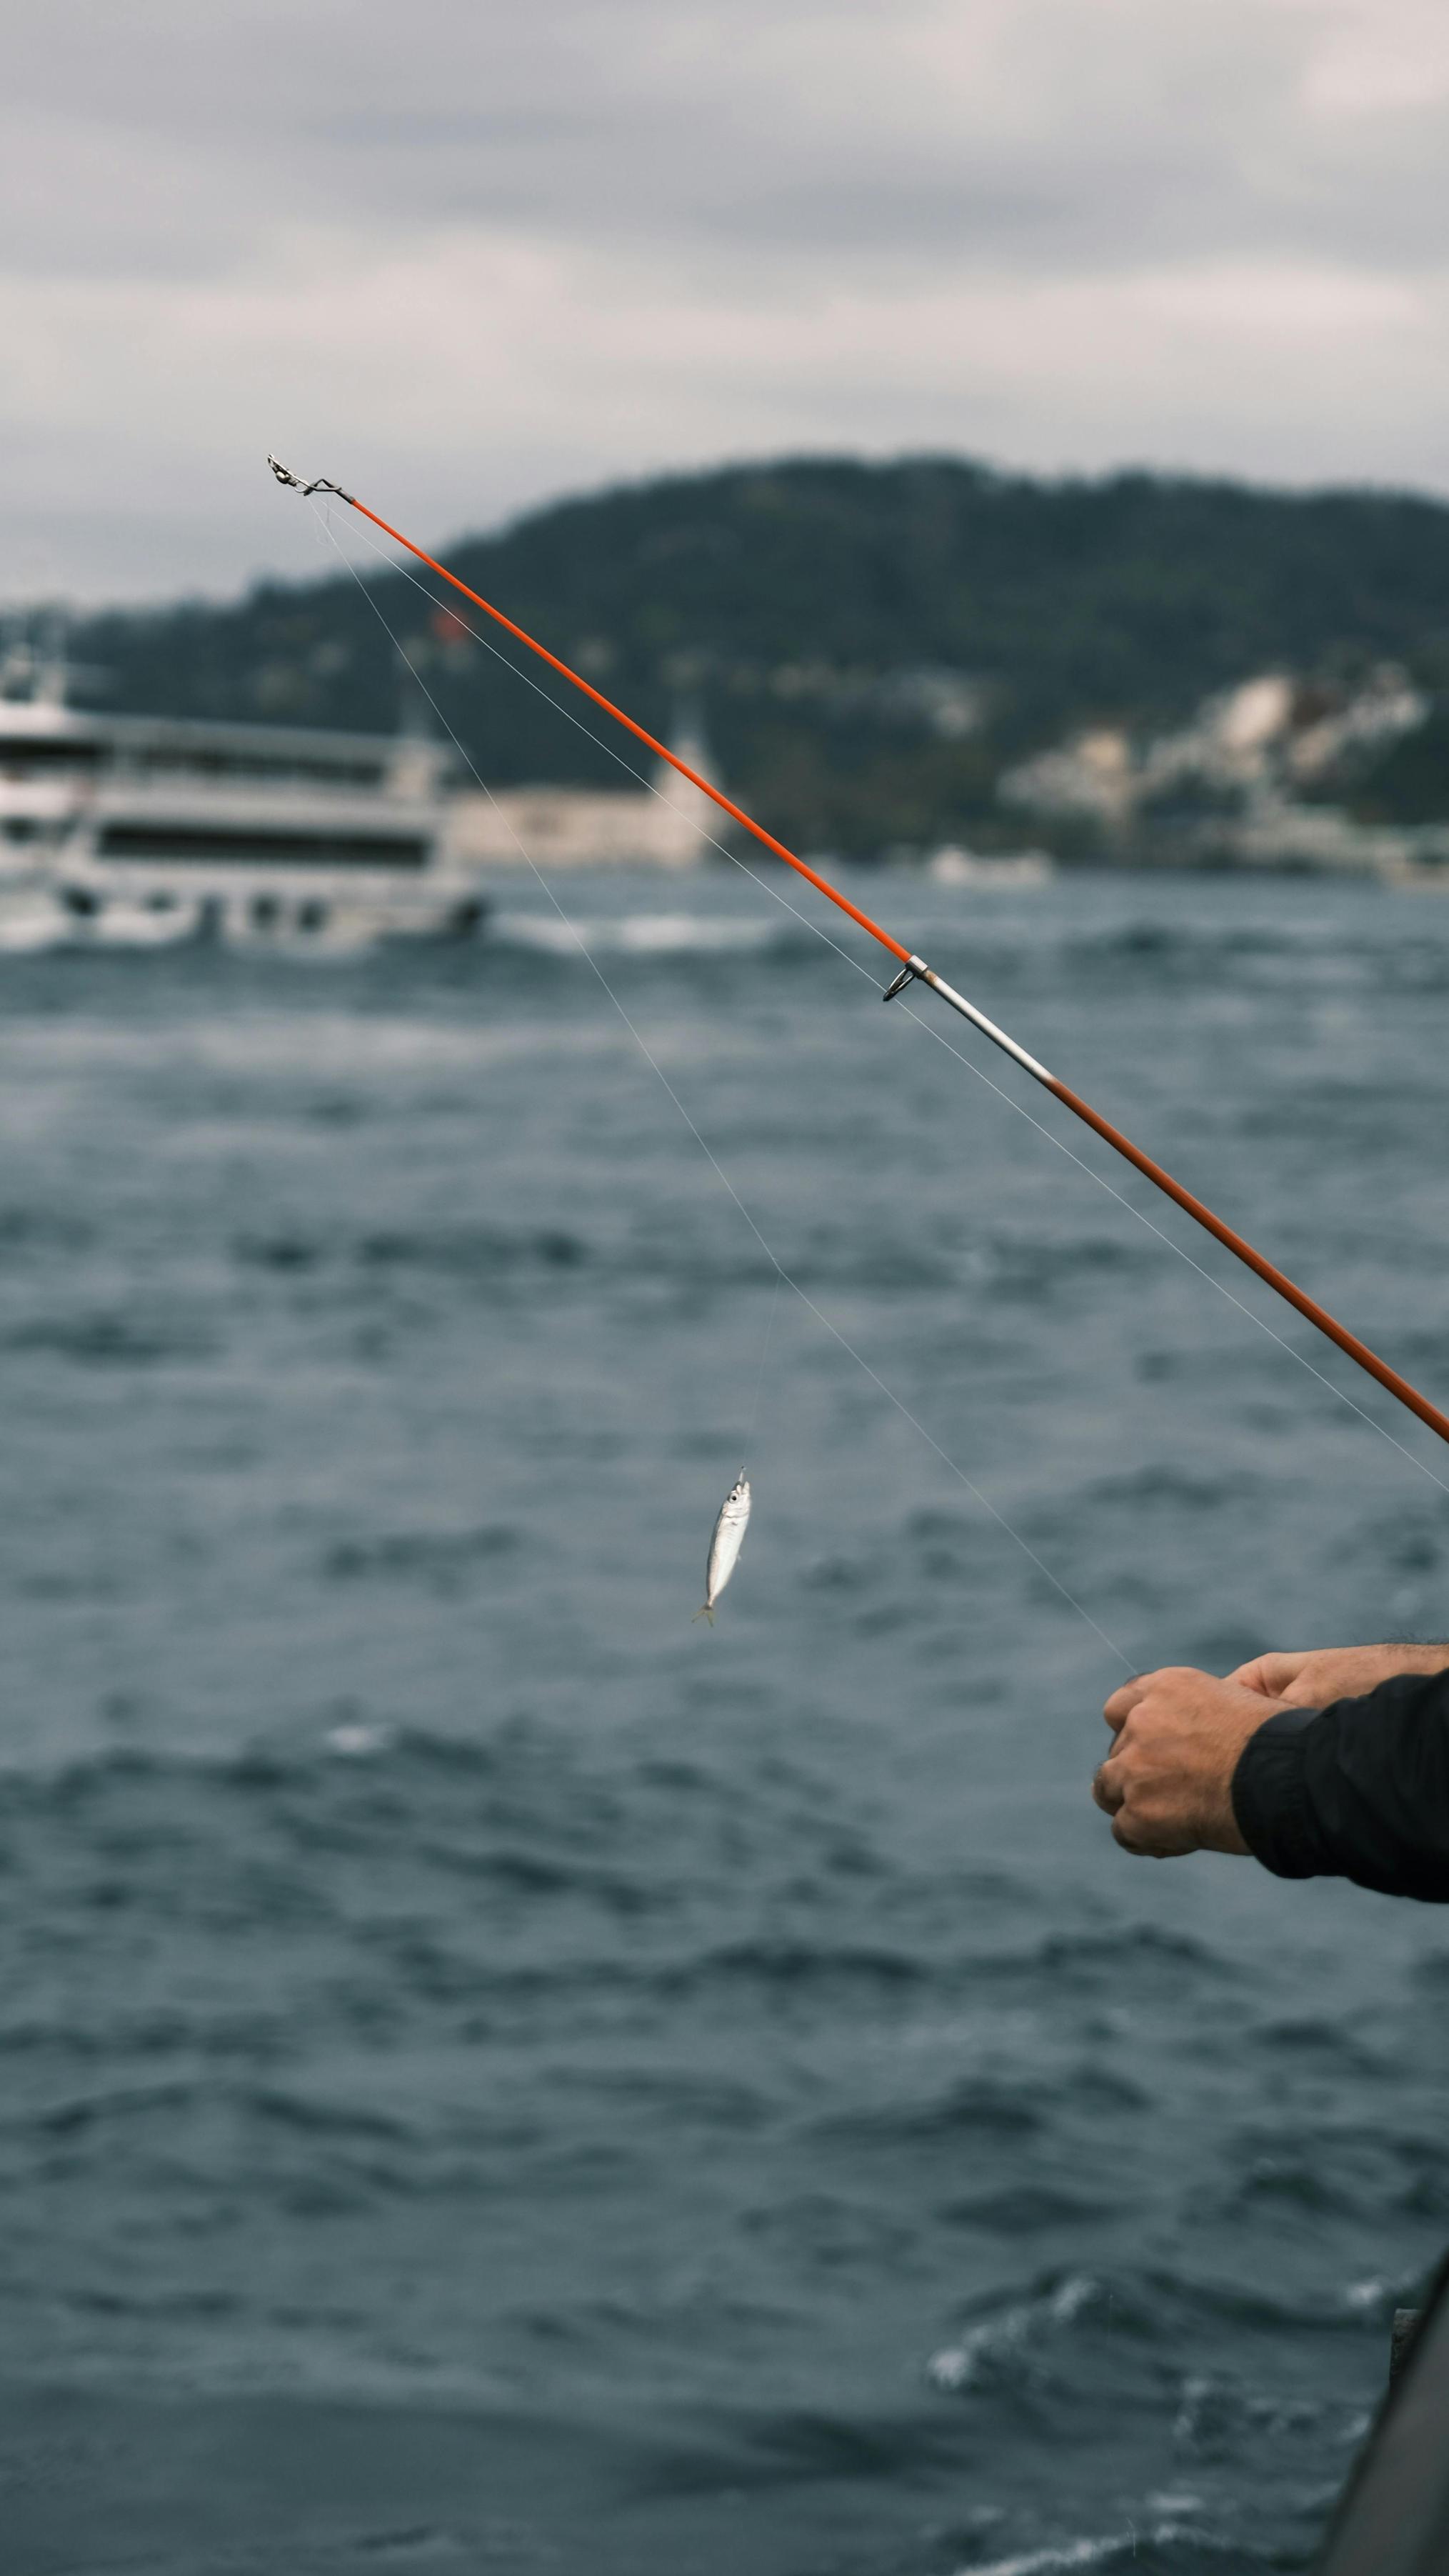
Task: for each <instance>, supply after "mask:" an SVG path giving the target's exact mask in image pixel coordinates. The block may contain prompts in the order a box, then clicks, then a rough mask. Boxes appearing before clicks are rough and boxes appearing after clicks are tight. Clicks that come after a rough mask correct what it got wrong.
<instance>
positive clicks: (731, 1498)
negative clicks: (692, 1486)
mask: <svg viewBox="0 0 1449 2576" xmlns="http://www.w3.org/2000/svg"><path fill="white" fill-rule="evenodd" d="M749 1526H750V1486H749V1479H748V1477H747V1476H746V1474H745V1471H744V1469H743V1467H742V1468H741V1469H740V1475H739V1482H738V1484H735V1485H731V1487H730V1489H729V1492H728V1493H727V1494H726V1496H725V1498H724V1501H723V1502H722V1503H721V1505H720V1507H719V1519H718V1520H717V1521H716V1522H715V1525H714V1536H713V1537H712V1538H711V1540H710V1543H709V1562H708V1564H707V1565H706V1567H705V1575H704V1604H703V1607H702V1608H701V1609H698V1610H696V1612H695V1614H694V1615H695V1617H696V1619H707V1620H708V1621H709V1624H710V1626H711V1627H713V1626H714V1605H715V1603H716V1602H717V1601H718V1599H719V1596H720V1594H721V1593H722V1592H723V1590H724V1588H725V1585H726V1584H727V1583H728V1581H729V1579H730V1576H731V1575H732V1574H733V1572H734V1570H735V1565H736V1562H737V1560H738V1557H739V1553H740V1549H741V1548H742V1547H743V1546H744V1543H745V1532H746V1530H747V1529H748V1528H749Z"/></svg>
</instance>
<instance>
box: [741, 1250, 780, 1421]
mask: <svg viewBox="0 0 1449 2576" xmlns="http://www.w3.org/2000/svg"><path fill="white" fill-rule="evenodd" d="M779 1302H780V1274H779V1272H778V1270H777V1271H776V1273H775V1284H774V1286H773V1288H772V1289H771V1291H770V1311H769V1314H768V1315H767V1316H766V1318H765V1339H764V1344H763V1347H762V1348H761V1351H760V1365H759V1367H758V1369H757V1370H756V1371H755V1400H754V1403H753V1404H752V1405H751V1407H750V1427H749V1430H748V1431H747V1432H746V1434H745V1448H746V1450H747V1452H752V1451H753V1449H754V1445H755V1430H756V1426H757V1424H758V1422H759V1419H760V1396H761V1392H762V1390H763V1388H764V1384H765V1362H766V1360H767V1359H768V1358H769V1356H770V1336H771V1334H772V1333H773V1331H774V1329H775V1308H776V1307H777V1306H778V1305H779Z"/></svg>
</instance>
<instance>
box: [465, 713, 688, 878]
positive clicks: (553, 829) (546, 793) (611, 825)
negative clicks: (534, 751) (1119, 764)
mask: <svg viewBox="0 0 1449 2576" xmlns="http://www.w3.org/2000/svg"><path fill="white" fill-rule="evenodd" d="M674 749H675V750H676V751H677V752H678V754H679V757H680V759H681V760H686V761H688V763H689V766H690V768H691V769H695V770H698V772H699V774H700V776H701V777H702V778H708V777H709V776H710V774H711V772H710V768H709V755H708V752H707V751H706V748H705V746H704V744H703V742H702V741H701V740H700V739H699V737H698V735H697V734H695V733H694V732H692V731H683V732H681V733H680V734H679V735H678V737H677V738H676V741H675V744H674ZM625 756H626V758H627V757H628V756H629V755H628V753H627V752H626V754H625ZM448 813H449V822H448V855H449V857H450V859H451V860H452V862H453V864H454V865H455V866H457V867H461V868H475V867H490V866H491V867H513V868H516V867H520V866H522V865H523V864H524V862H525V860H527V859H533V860H535V861H536V863H537V864H538V866H539V867H540V868H544V869H547V868H584V867H610V866H613V867H628V866H643V867H657V868H687V867H691V866H692V865H693V864H694V862H695V861H696V860H697V859H700V858H702V857H703V856H704V853H705V850H706V849H707V847H708V844H709V838H710V836H713V837H715V838H718V837H720V836H721V835H722V834H723V833H724V832H725V831H726V830H727V829H728V823H727V819H726V817H725V816H724V815H723V814H721V813H720V811H719V808H718V806H716V805H713V804H711V802H710V800H709V798H708V797H707V796H706V795H704V794H703V793H702V791H701V790H700V789H699V788H697V787H691V786H690V784H689V781H688V779H686V778H681V777H680V775H679V773H678V771H677V770H674V769H671V768H670V767H669V765H668V763H667V762H666V761H662V760H661V761H656V762H655V763H654V765H653V775H652V783H651V785H650V786H648V787H615V788H608V787H498V788H492V789H482V790H474V789H471V788H470V789H467V790H465V791H463V792H461V793H460V794H458V795H456V796H454V797H452V798H451V799H450V800H449V807H448Z"/></svg>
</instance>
